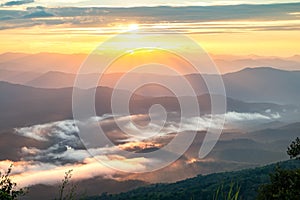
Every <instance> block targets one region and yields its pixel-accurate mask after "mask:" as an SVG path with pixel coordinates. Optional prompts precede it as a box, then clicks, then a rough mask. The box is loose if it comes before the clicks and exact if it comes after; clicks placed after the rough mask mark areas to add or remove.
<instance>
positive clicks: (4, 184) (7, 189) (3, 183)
mask: <svg viewBox="0 0 300 200" xmlns="http://www.w3.org/2000/svg"><path fill="white" fill-rule="evenodd" d="M11 170H12V165H11V166H10V167H9V168H8V170H7V172H6V173H4V174H1V172H0V199H1V200H16V199H17V198H18V197H20V196H23V195H25V194H26V192H27V189H26V188H21V189H19V190H18V189H15V188H16V187H17V183H15V182H13V181H12V180H11V178H10V174H11Z"/></svg>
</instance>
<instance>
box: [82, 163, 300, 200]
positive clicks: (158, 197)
mask: <svg viewBox="0 0 300 200" xmlns="http://www.w3.org/2000/svg"><path fill="white" fill-rule="evenodd" d="M279 165H280V166H281V167H282V169H286V170H288V169H297V168H300V160H289V161H285V162H281V163H279ZM275 167H276V165H274V164H272V165H268V166H264V167H259V168H255V169H246V170H241V171H235V172H224V173H216V174H209V175H205V176H202V175H199V176H197V177H195V178H191V179H187V180H184V181H179V182H177V183H171V184H154V185H150V186H147V187H140V188H137V189H135V190H131V191H129V192H124V193H120V194H106V193H104V194H103V195H101V196H95V197H89V198H87V199H89V200H129V199H130V200H153V199H155V200H191V199H195V200H201V199H208V200H210V199H214V198H215V199H216V191H217V190H219V194H218V197H219V199H222V197H226V198H227V197H228V195H229V196H230V197H231V198H232V197H233V199H234V198H237V199H243V200H254V199H256V197H257V191H258V189H259V187H260V186H261V185H263V184H268V183H269V182H270V177H269V174H270V173H272V172H273V171H274V169H275ZM232 182H234V183H238V185H237V184H235V185H232ZM220 184H223V186H222V187H223V189H222V188H220ZM230 188H232V189H230ZM221 191H223V193H224V195H225V196H224V195H223V194H222V192H221ZM222 195H223V196H222ZM235 195H236V197H235ZM227 199H228V198H227ZM229 199H230V198H229ZM222 200H223V199H222Z"/></svg>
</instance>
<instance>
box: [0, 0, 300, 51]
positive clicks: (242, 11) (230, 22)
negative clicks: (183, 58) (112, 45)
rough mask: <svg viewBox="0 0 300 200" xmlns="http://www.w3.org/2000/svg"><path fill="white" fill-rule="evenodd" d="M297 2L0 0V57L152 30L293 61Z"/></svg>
mask: <svg viewBox="0 0 300 200" xmlns="http://www.w3.org/2000/svg"><path fill="white" fill-rule="evenodd" d="M137 2H138V3H137ZM297 2H298V1H264V4H265V5H260V3H261V1H239V0H235V1H193V0H189V1H184V3H183V2H182V1H177V0H175V1H174V0H173V1H160V0H153V1H150V2H149V1H131V0H127V1H124V0H122V1H119V0H118V1H111V0H102V1H92V0H74V1H66V0H64V1H63V0H54V1H46V0H0V45H1V49H0V53H5V52H25V53H38V52H57V53H65V54H74V53H84V54H87V53H90V52H91V51H92V50H93V49H95V48H96V47H97V46H98V45H99V44H101V43H102V42H104V41H106V40H107V39H109V38H111V37H112V36H115V35H117V34H119V33H122V32H125V31H130V30H132V29H142V28H149V27H150V28H156V29H157V28H167V29H171V30H174V31H177V32H180V33H183V34H185V35H187V36H188V37H191V38H192V39H193V40H195V41H196V42H197V43H198V44H199V45H200V46H202V47H203V48H204V49H205V50H206V51H208V52H209V53H212V54H232V55H253V54H255V55H261V56H293V55H296V54H300V46H299V45H298V44H299V43H300V36H299V35H300V34H299V28H300V2H299V3H297ZM141 6H142V7H141Z"/></svg>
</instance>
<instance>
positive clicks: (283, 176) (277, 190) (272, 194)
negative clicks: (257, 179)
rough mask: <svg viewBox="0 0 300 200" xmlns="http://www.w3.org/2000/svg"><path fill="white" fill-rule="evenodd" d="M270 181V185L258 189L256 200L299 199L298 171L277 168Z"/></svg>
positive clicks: (299, 178)
mask: <svg viewBox="0 0 300 200" xmlns="http://www.w3.org/2000/svg"><path fill="white" fill-rule="evenodd" d="M270 179H271V183H269V184H265V185H263V186H262V187H261V188H260V190H259V194H258V198H257V199H258V200H271V199H272V200H290V199H300V169H295V170H284V169H281V168H280V167H277V168H276V170H275V172H274V173H273V174H271V175H270Z"/></svg>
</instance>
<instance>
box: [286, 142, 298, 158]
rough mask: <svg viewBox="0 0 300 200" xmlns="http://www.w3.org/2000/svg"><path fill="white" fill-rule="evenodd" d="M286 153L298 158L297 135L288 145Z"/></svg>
mask: <svg viewBox="0 0 300 200" xmlns="http://www.w3.org/2000/svg"><path fill="white" fill-rule="evenodd" d="M287 154H288V155H289V156H290V158H291V159H292V158H298V159H299V158H300V157H299V156H300V139H299V138H298V137H297V138H296V140H295V141H293V142H292V143H291V144H290V146H289V147H288V150H287Z"/></svg>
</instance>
